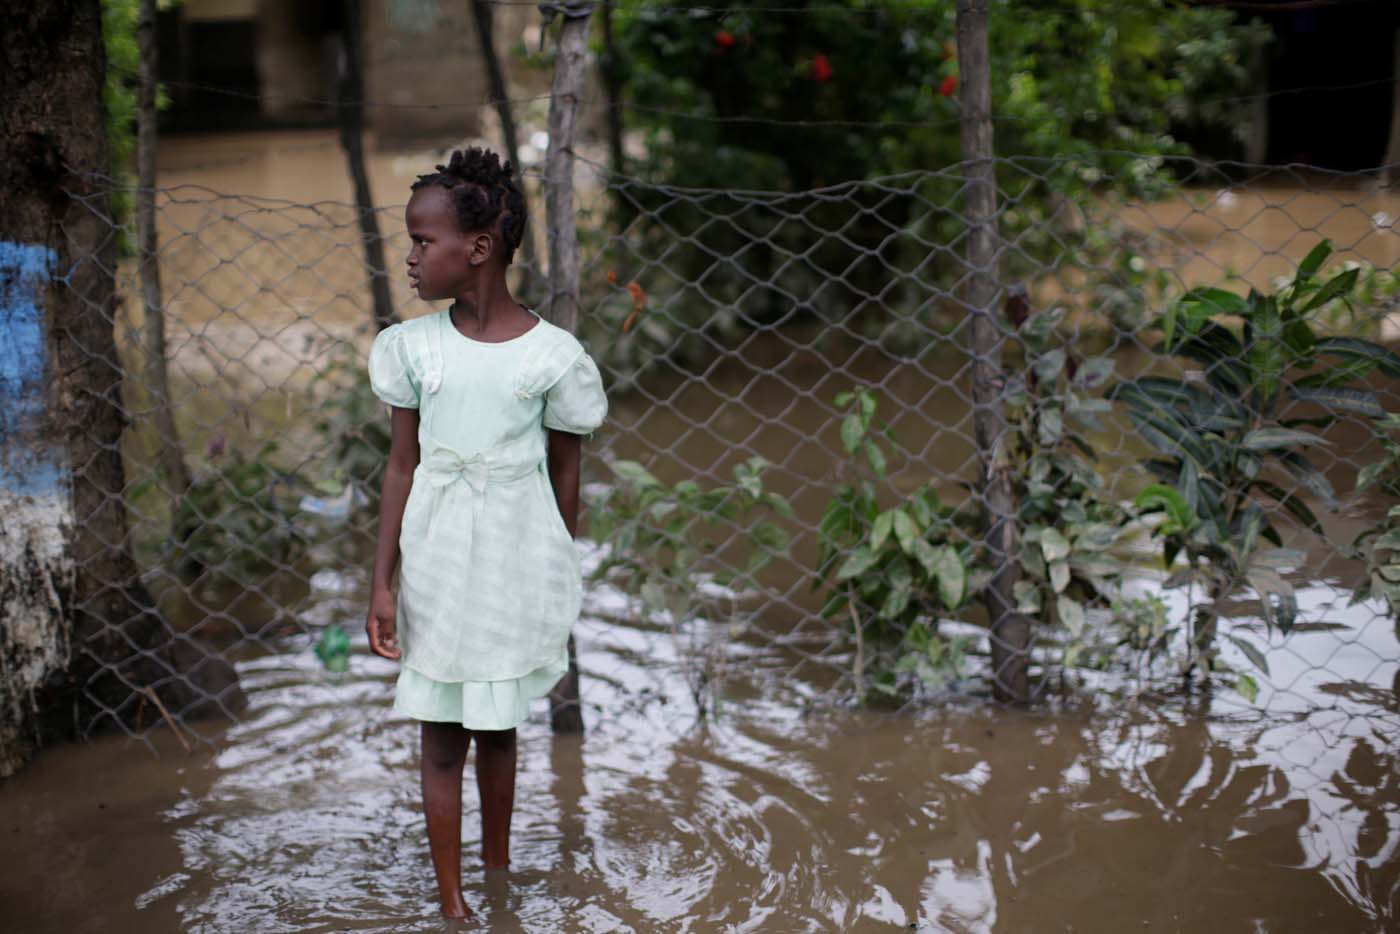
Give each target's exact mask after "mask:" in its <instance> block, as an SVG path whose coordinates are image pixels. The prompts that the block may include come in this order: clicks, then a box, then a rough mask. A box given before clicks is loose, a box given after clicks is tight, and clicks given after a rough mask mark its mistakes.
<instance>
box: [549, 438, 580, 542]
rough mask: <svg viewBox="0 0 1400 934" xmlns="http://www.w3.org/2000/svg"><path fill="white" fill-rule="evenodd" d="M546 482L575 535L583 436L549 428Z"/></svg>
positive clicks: (566, 526)
mask: <svg viewBox="0 0 1400 934" xmlns="http://www.w3.org/2000/svg"><path fill="white" fill-rule="evenodd" d="M548 432H549V434H548V440H549V455H548V465H549V483H550V485H551V486H552V487H554V501H555V502H556V503H558V504H559V514H560V515H561V516H563V517H564V527H565V528H567V529H568V530H569V534H570V535H572V536H573V537H575V538H577V537H578V474H579V461H580V458H581V456H582V452H583V437H582V436H581V435H574V434H570V433H569V432H567V431H555V430H554V429H553V428H550V429H548Z"/></svg>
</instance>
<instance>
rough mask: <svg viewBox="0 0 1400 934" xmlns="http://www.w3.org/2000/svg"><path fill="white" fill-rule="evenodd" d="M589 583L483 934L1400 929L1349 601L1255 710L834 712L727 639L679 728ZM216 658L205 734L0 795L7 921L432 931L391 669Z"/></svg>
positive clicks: (772, 660) (1370, 686) (349, 582)
mask: <svg viewBox="0 0 1400 934" xmlns="http://www.w3.org/2000/svg"><path fill="white" fill-rule="evenodd" d="M363 596H364V595H363V592H362V591H361V590H360V587H359V585H358V584H357V583H356V579H355V578H351V577H348V576H340V575H335V574H332V573H330V572H321V573H320V574H318V576H317V579H315V580H314V581H313V590H312V596H311V597H310V598H309V600H308V602H307V603H306V605H305V606H304V607H303V608H302V610H303V611H304V612H306V613H307V614H309V615H311V616H313V617H327V616H328V617H331V618H338V619H341V620H342V621H344V622H345V623H346V624H347V626H350V625H354V624H355V622H356V620H357V618H358V616H359V615H360V613H361V609H360V608H361V606H362V605H363V603H362V601H363ZM618 598H619V595H618V594H616V593H611V592H609V591H608V590H607V589H606V588H595V589H593V590H592V591H591V592H590V594H589V597H588V601H587V606H586V608H585V616H584V618H583V620H582V621H581V623H580V626H579V630H578V633H579V643H580V653H581V662H582V667H583V677H584V699H585V704H586V708H587V716H588V719H589V726H590V728H589V730H588V732H587V734H586V735H585V736H584V737H582V738H581V739H580V738H578V737H554V736H552V735H551V734H550V732H549V727H548V724H547V722H546V719H545V717H544V711H543V710H538V711H536V714H535V716H534V717H533V718H532V719H531V720H530V721H529V722H528V723H526V724H525V725H524V726H523V727H522V728H521V758H520V778H519V787H518V799H517V811H516V815H515V823H514V851H513V868H512V871H511V872H510V874H509V876H508V877H497V878H489V879H488V878H486V877H485V876H484V874H483V872H482V869H481V864H480V860H479V858H478V856H477V853H478V849H479V836H478V833H479V831H478V825H477V819H478V818H477V810H476V804H475V794H474V792H473V791H472V790H471V785H470V781H469V782H468V785H467V791H466V796H465V797H466V801H467V814H466V819H465V821H464V828H463V846H464V850H465V854H466V856H465V860H464V864H465V875H466V883H467V885H466V892H467V898H468V900H469V902H470V904H471V905H472V906H473V908H474V909H475V910H476V911H477V912H478V914H479V916H480V917H481V919H483V921H484V922H486V923H487V924H489V929H490V930H499V931H545V932H554V931H590V932H618V931H634V932H660V931H665V932H670V931H775V932H785V931H846V930H850V931H882V930H889V931H894V930H919V931H968V932H971V931H1052V930H1053V931H1130V930H1131V931H1136V930H1153V931H1249V932H1255V931H1270V932H1287V931H1298V932H1320V931H1348V932H1351V931H1376V932H1380V931H1393V930H1396V929H1397V925H1398V924H1400V855H1398V854H1397V847H1398V846H1400V769H1398V768H1397V761H1396V751H1395V740H1396V737H1397V736H1400V668H1397V666H1396V665H1395V664H1394V661H1393V660H1394V658H1395V654H1396V653H1395V651H1394V633H1393V631H1392V630H1391V628H1390V625H1389V624H1388V621H1385V620H1378V621H1377V620H1372V621H1371V622H1370V623H1368V622H1366V621H1367V620H1371V617H1372V614H1371V612H1370V611H1369V610H1366V609H1365V608H1362V609H1363V610H1364V612H1360V613H1358V612H1355V611H1353V612H1352V613H1351V614H1350V615H1348V614H1347V611H1345V610H1343V609H1340V608H1339V609H1338V612H1339V613H1340V614H1341V616H1340V617H1337V618H1340V619H1343V620H1345V621H1348V622H1354V623H1357V624H1358V637H1357V638H1356V640H1355V641H1353V642H1351V643H1350V644H1348V645H1347V646H1345V647H1344V648H1341V649H1335V650H1333V656H1334V657H1332V658H1331V659H1330V660H1329V662H1328V665H1327V668H1326V670H1323V671H1319V670H1318V669H1316V668H1315V667H1312V666H1310V665H1308V664H1306V663H1304V661H1303V657H1304V656H1306V655H1308V654H1310V653H1308V652H1306V651H1303V646H1301V644H1300V643H1298V642H1292V643H1288V642H1281V641H1276V642H1274V643H1272V644H1271V648H1270V649H1269V650H1268V651H1269V656H1270V660H1271V663H1272V665H1273V667H1274V671H1275V681H1276V682H1277V683H1278V684H1280V685H1286V686H1287V690H1286V691H1284V690H1278V691H1277V692H1275V693H1271V694H1269V695H1266V696H1264V697H1261V699H1260V701H1259V707H1260V708H1262V707H1265V706H1267V707H1268V712H1267V713H1261V712H1259V709H1258V708H1254V707H1250V706H1249V705H1246V704H1243V703H1242V702H1240V701H1239V699H1238V698H1235V699H1234V700H1233V701H1230V700H1229V699H1228V698H1227V697H1224V696H1222V697H1221V698H1219V699H1217V700H1216V701H1215V702H1214V703H1211V702H1209V701H1207V700H1205V699H1197V700H1195V701H1192V700H1190V699H1181V698H1176V699H1173V700H1168V701H1164V702H1156V703H1153V702H1148V701H1139V702H1131V703H1119V704H1115V705H1113V706H1108V705H1100V706H1093V705H1090V704H1088V703H1087V702H1086V703H1085V704H1084V705H1083V706H1076V705H1069V706H1068V707H1060V708H1056V709H1053V710H1044V711H1040V712H1031V713H1027V712H1017V711H1010V710H996V709H989V708H987V707H985V706H984V705H983V704H982V702H981V701H980V700H976V699H968V700H965V701H963V702H961V703H959V702H951V703H950V704H948V705H945V706H942V707H939V708H936V709H931V710H925V711H923V712H920V713H913V714H904V715H893V714H880V713H875V712H870V711H859V710H840V709H833V708H832V707H831V706H830V705H815V706H813V705H811V704H809V701H810V700H811V699H812V698H813V696H814V695H815V693H816V692H815V690H814V689H813V686H812V685H811V684H810V683H809V682H806V681H804V680H803V679H802V678H801V677H798V676H793V677H789V678H767V679H761V680H760V679H747V678H745V677H743V674H742V672H743V671H744V670H751V671H755V672H759V671H766V672H770V673H771V672H775V671H778V672H780V671H784V670H788V671H793V670H795V667H794V664H795V661H796V657H797V656H796V653H795V652H794V651H793V650H791V649H784V648H781V647H775V646H773V645H771V644H769V645H767V646H766V647H762V646H759V645H758V644H756V643H755V644H747V643H746V644H744V645H741V646H738V647H736V652H735V653H734V654H735V657H737V658H738V659H739V662H738V664H737V666H736V667H737V668H738V669H740V670H739V671H738V672H737V673H736V674H735V675H734V677H733V678H732V679H731V682H730V683H729V685H728V686H727V687H726V690H725V694H724V696H723V697H722V699H721V704H720V708H719V713H718V716H717V717H715V718H713V719H712V720H711V722H710V723H709V724H708V725H706V724H703V723H701V722H699V721H698V720H697V718H696V716H695V708H694V705H693V702H692V700H691V697H690V695H689V693H688V691H687V690H686V689H685V687H684V685H685V681H684V679H683V678H682V677H680V676H679V675H678V673H677V667H676V663H677V657H676V653H677V648H678V643H677V642H676V641H675V640H673V639H672V637H671V635H670V634H669V633H668V632H666V631H665V630H663V629H659V628H649V627H648V626H646V625H643V624H632V625H621V624H619V623H617V622H614V621H610V619H611V617H612V615H613V612H614V611H615V610H616V606H617V600H618ZM1301 599H1302V600H1303V602H1304V604H1305V605H1306V604H1307V601H1308V600H1309V599H1310V597H1309V594H1308V593H1307V592H1304V593H1303V594H1302V595H1301ZM1326 635H1328V634H1309V635H1308V636H1306V637H1311V638H1318V637H1320V636H1326ZM1295 638H1303V637H1295ZM362 641H363V640H360V643H362ZM1314 648H1315V649H1316V648H1326V646H1319V645H1316V644H1315V645H1314ZM1300 653H1301V654H1300ZM239 668H240V672H241V674H242V678H243V684H244V687H245V689H246V690H247V691H248V693H249V695H250V706H249V709H248V710H247V712H246V714H245V715H244V719H243V722H242V723H240V724H238V725H235V726H232V727H230V728H228V729H226V730H223V731H219V732H216V733H214V734H213V735H212V737H211V738H212V740H213V742H214V744H215V746H216V747H217V751H208V750H204V751H198V752H196V753H194V754H193V755H188V754H186V753H184V752H183V751H182V750H181V749H180V747H179V746H178V745H177V744H176V742H175V740H174V739H173V738H172V737H171V735H170V734H168V733H163V732H159V731H158V732H157V733H155V734H154V738H155V740H156V742H157V745H158V747H159V751H160V755H159V757H153V756H152V755H151V753H150V751H148V750H147V748H146V747H145V746H143V745H140V744H139V743H134V742H128V741H125V740H120V739H112V738H108V739H103V740H99V741H96V742H93V743H90V744H87V745H71V746H63V747H59V748H55V749H51V750H48V751H46V752H44V753H43V754H41V755H40V756H39V758H38V759H37V760H36V761H35V762H34V763H33V764H32V765H31V766H30V767H29V768H28V769H26V770H25V771H24V772H23V773H21V774H20V775H19V776H18V777H16V778H14V779H12V780H11V781H10V782H8V783H7V784H6V785H4V786H0V865H3V866H4V867H5V872H4V873H3V876H0V912H3V917H4V918H5V919H6V920H5V929H6V930H9V931H16V932H34V934H45V932H53V934H60V932H61V934H75V932H85V931H92V932H99V931H100V932H109V931H134V932H152V934H154V932H166V931H170V932H175V931H202V932H222V931H231V932H259V934H264V932H279V931H287V932H292V931H324V932H330V931H382V932H397V931H438V930H458V929H462V928H454V927H451V926H450V925H449V924H448V923H446V922H443V921H440V920H438V919H437V918H436V917H435V910H436V907H435V902H434V885H433V877H432V870H431V867H430V865H429V862H428V856H427V841H426V835H425V831H424V828H423V824H422V820H421V817H420V814H419V809H418V793H417V765H416V761H417V760H416V755H417V742H416V729H415V727H414V725H413V724H412V723H411V722H410V721H405V720H403V719H400V718H399V717H397V716H395V715H394V714H393V713H392V712H391V710H390V706H389V699H390V693H391V690H392V678H393V673H394V672H393V665H392V664H391V663H388V662H384V661H383V660H381V659H377V658H375V657H373V656H371V655H369V654H368V653H367V651H366V649H365V648H364V646H363V644H357V648H356V654H355V655H354V656H353V657H352V659H351V664H350V670H349V671H348V672H347V673H345V674H341V675H335V674H329V673H327V672H325V671H323V670H321V668H320V666H319V663H318V662H317V661H316V659H315V658H314V657H313V656H312V655H311V653H310V652H309V651H308V647H307V643H306V641H305V640H304V639H292V640H288V641H287V642H286V644H285V651H283V652H272V653H269V654H262V655H260V656H257V657H249V658H247V659H245V660H244V661H242V662H241V663H240V665H239ZM751 685H752V686H751Z"/></svg>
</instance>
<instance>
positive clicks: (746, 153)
mask: <svg viewBox="0 0 1400 934" xmlns="http://www.w3.org/2000/svg"><path fill="white" fill-rule="evenodd" d="M1032 7H1033V9H1034V15H1027V12H1028V10H1030V9H1031V8H1032ZM613 21H614V33H615V37H616V56H615V58H614V59H613V60H612V65H613V66H614V67H615V69H616V70H617V73H618V75H619V77H620V78H621V80H622V82H623V87H624V95H625V98H626V103H627V104H628V108H627V113H628V115H629V119H630V121H631V123H632V126H633V128H634V129H636V130H639V131H640V132H641V133H642V135H643V136H644V138H645V152H646V155H645V157H643V161H642V162H641V164H639V165H638V166H636V167H635V168H636V174H640V175H643V176H644V177H646V178H647V179H649V180H651V181H652V182H654V183H655V185H654V186H649V185H646V184H641V183H634V182H629V181H627V180H625V179H619V180H617V181H615V182H614V183H613V184H614V185H615V186H617V191H616V193H617V195H618V197H619V198H620V199H621V200H622V201H624V202H626V204H627V207H626V208H625V209H620V210H619V216H618V217H617V218H616V219H615V220H616V221H617V222H618V223H619V224H621V223H623V222H626V224H627V226H626V229H625V231H623V237H622V238H621V239H620V240H619V241H613V242H610V243H609V245H608V249H607V254H608V255H607V256H606V257H604V258H603V261H602V263H601V265H602V266H604V267H605V268H608V269H615V270H617V271H618V274H619V275H620V276H622V277H624V279H625V278H636V279H638V280H640V281H641V282H642V284H643V285H644V286H645V287H646V289H647V291H649V292H650V293H652V294H653V295H654V296H657V297H658V301H656V302H654V303H653V306H654V307H655V308H656V309H657V310H658V311H662V312H663V313H661V314H655V313H651V314H648V315H646V316H644V317H643V319H642V324H643V327H642V333H640V334H637V333H635V332H634V333H633V335H632V337H631V339H629V340H625V341H624V340H619V339H616V334H617V332H618V331H619V328H620V325H621V323H622V321H623V318H624V317H625V316H626V315H627V314H628V305H627V303H626V302H614V301H609V302H606V303H605V304H604V307H603V308H602V309H601V313H602V314H603V316H604V317H605V318H606V319H607V320H606V322H605V323H604V327H602V329H601V333H600V334H598V335H593V336H594V337H595V340H596V339H600V338H601V339H607V340H608V341H611V343H612V344H613V345H614V350H612V351H610V353H612V354H613V355H614V356H616V357H619V358H622V359H621V360H614V361H613V362H614V365H618V364H619V363H624V362H625V363H626V364H627V365H630V366H639V365H644V364H645V363H646V362H647V361H648V360H651V359H653V358H654V357H655V356H657V355H661V354H664V355H666V356H668V357H670V358H672V359H676V358H680V359H688V358H690V357H692V356H694V355H697V354H703V353H705V352H706V350H707V349H708V348H709V347H711V346H713V343H714V341H715V340H716V339H719V340H729V341H737V340H741V339H742V338H743V336H745V335H746V334H747V333H748V332H749V331H750V330H752V329H754V328H755V327H762V326H766V325H770V324H780V325H783V326H787V327H791V326H793V325H797V324H802V323H804V322H806V323H811V322H812V319H814V318H815V319H817V320H818V321H820V320H839V321H840V322H841V325H842V326H843V327H846V328H850V329H852V330H853V331H862V332H864V334H865V335H866V336H871V337H877V338H878V339H880V340H882V341H884V342H886V343H887V344H890V345H893V346H902V345H906V344H912V343H913V342H914V341H921V340H924V339H925V338H926V334H927V331H926V326H927V324H928V323H929V322H930V321H932V322H934V323H935V324H936V323H938V322H939V321H941V320H943V319H945V318H952V319H954V320H955V319H956V317H957V314H958V313H957V310H956V307H955V303H950V302H948V301H947V300H946V297H947V296H948V295H950V294H951V292H952V290H953V284H954V283H955V282H956V281H957V280H958V278H959V277H960V276H962V275H963V273H964V270H963V269H962V267H961V265H960V262H959V259H958V257H957V255H956V254H955V252H954V251H951V250H948V249H946V248H944V245H946V244H952V243H957V242H958V241H959V239H960V238H961V237H962V236H963V234H964V231H965V226H966V225H965V222H964V220H963V218H962V216H961V213H960V212H961V206H962V197H963V194H962V191H963V180H962V177H961V172H960V170H959V169H958V168H957V165H958V163H959V162H960V160H961V146H960V135H959V100H958V98H959V91H958V88H957V82H958V62H957V59H956V47H955V41H954V40H955V28H954V25H955V3H954V2H953V0H921V2H918V3H912V4H911V3H905V2H894V0H840V2H836V3H823V4H820V5H813V6H812V7H811V8H810V9H809V10H805V11H799V10H797V9H785V10H784V11H782V12H776V11H772V10H765V9H764V5H763V4H760V3H756V2H741V3H738V4H733V5H725V6H724V7H721V8H701V7H693V6H681V5H664V4H663V5H658V4H655V3H642V2H639V0H628V2H624V3H622V4H620V5H619V6H618V7H617V8H616V12H615V13H614V17H613ZM990 28H991V34H992V36H993V37H994V41H993V42H992V44H991V54H992V62H991V74H992V82H993V88H992V93H993V110H994V113H995V114H996V116H997V121H998V122H997V127H996V149H997V151H998V152H999V153H1002V154H1012V155H1014V157H1015V158H1003V159H1000V160H998V163H997V168H998V186H999V189H1000V192H1001V198H1002V201H1003V203H1004V206H1005V210H1004V211H1003V212H1002V214H1001V215H1000V218H999V225H1000V227H1001V233H1002V235H1003V236H1004V237H1005V238H1006V240H1007V241H1008V242H1014V243H1015V244H1016V248H1015V249H1013V250H1008V251H1007V252H1006V254H1005V256H1004V257H1003V260H1002V262H1003V263H1004V266H1005V269H1004V271H1005V272H1006V274H1008V275H1010V276H1015V277H1020V276H1023V275H1031V274H1032V273H1039V272H1043V270H1044V268H1045V265H1046V264H1047V263H1054V264H1057V265H1058V264H1059V263H1061V262H1069V263H1070V264H1071V265H1076V266H1077V267H1078V268H1080V269H1083V270H1085V272H1086V276H1087V277H1088V278H1089V279H1090V280H1092V281H1091V282H1090V283H1089V284H1088V288H1086V289H1085V290H1084V291H1083V294H1085V295H1088V294H1090V293H1091V292H1093V291H1097V290H1099V289H1100V288H1102V289H1104V290H1106V291H1109V292H1115V291H1116V292H1124V291H1126V292H1129V293H1134V292H1139V291H1143V290H1144V289H1146V288H1147V287H1148V286H1149V285H1150V283H1147V282H1143V281H1140V280H1141V279H1142V277H1141V275H1140V274H1139V270H1138V269H1136V268H1135V267H1134V264H1133V259H1134V257H1135V253H1134V250H1133V247H1132V244H1131V242H1130V241H1131V239H1132V236H1131V234H1130V232H1128V231H1126V230H1124V229H1122V227H1121V225H1100V224H1086V225H1082V226H1077V225H1076V224H1075V223H1074V218H1075V217H1076V216H1077V212H1076V211H1074V210H1065V209H1064V207H1065V206H1066V205H1069V204H1083V203H1086V202H1087V201H1088V200H1089V196H1090V195H1091V194H1092V195H1094V196H1098V195H1101V194H1103V193H1104V192H1106V191H1116V192H1119V193H1131V194H1133V195H1134V196H1142V195H1148V196H1150V195H1154V194H1162V193H1166V192H1168V191H1171V190H1173V189H1174V185H1175V183H1174V181H1173V180H1172V178H1171V173H1170V171H1169V170H1168V168H1167V167H1166V165H1165V163H1164V162H1163V159H1162V157H1163V156H1166V155H1169V154H1176V153H1181V152H1183V151H1184V148H1183V147H1182V146H1181V145H1180V144H1179V143H1178V142H1177V141H1176V140H1175V139H1174V138H1173V136H1172V134H1171V129H1172V122H1173V119H1177V118H1179V119H1187V118H1190V119H1189V121H1188V122H1193V123H1200V122H1205V123H1206V124H1211V125H1213V124H1216V123H1219V124H1220V125H1223V126H1232V127H1233V126H1244V125H1246V123H1247V121H1245V120H1244V119H1243V118H1244V108H1245V106H1246V104H1245V103H1244V102H1241V101H1239V100H1236V99H1233V98H1232V95H1236V96H1237V95H1238V94H1239V93H1240V92H1241V91H1242V90H1243V88H1244V84H1245V77H1246V76H1245V69H1244V67H1243V65H1242V61H1243V59H1244V57H1245V54H1244V50H1246V49H1247V48H1251V47H1253V46H1254V45H1255V44H1257V43H1258V42H1261V41H1263V37H1264V35H1265V33H1264V32H1262V31H1261V29H1260V28H1258V27H1244V26H1239V25H1236V24H1235V23H1234V18H1233V14H1232V13H1231V12H1230V11H1228V10H1224V9H1207V8H1204V7H1199V6H1191V5H1186V4H1180V3H1176V2H1173V0H1131V2H1127V3H1117V2H1109V0H1056V2H1051V3H1037V4H1033V5H1032V4H1029V3H1027V2H1025V0H1015V2H1010V0H1003V2H999V3H994V4H993V5H992V9H991V23H990ZM930 167H949V168H948V169H947V171H932V172H925V171H922V170H927V169H929V168H930ZM913 169H918V170H921V173H922V174H920V175H919V176H917V177H916V176H912V175H906V176H901V175H900V173H907V172H909V171H910V170H913ZM629 171H632V170H630V169H629ZM874 178H879V179H880V181H879V183H878V184H864V182H866V181H868V180H870V179H874ZM852 181H859V182H862V183H861V184H855V185H853V186H851V187H850V188H847V189H843V190H841V191H839V192H837V191H833V190H830V189H828V190H823V191H820V192H817V193H813V194H810V195H804V196H796V195H790V196H787V197H784V198H782V199H781V200H776V201H775V200H772V199H769V198H765V197H760V196H757V195H756V194H755V193H756V192H796V191H801V192H810V191H811V190H812V189H821V188H822V187H823V186H832V185H835V184H841V183H846V182H852ZM674 186H686V188H687V189H688V190H687V191H686V192H684V193H682V194H678V193H677V189H676V188H675V187H674ZM694 189H715V191H700V192H696V191H694ZM892 233H895V234H897V235H896V236H892ZM814 235H815V236H814ZM638 248H640V249H638ZM634 251H637V252H634ZM655 256H663V257H664V262H655V261H652V260H650V259H648V258H649V257H655ZM1137 265H1139V266H1141V265H1142V264H1141V262H1140V261H1139V263H1138V264H1137ZM1119 297H1120V299H1121V298H1122V296H1119ZM590 307H593V306H592V305H591V304H590ZM1109 307H1110V309H1111V310H1112V309H1115V308H1118V307H1121V308H1123V309H1137V308H1141V307H1142V303H1140V302H1137V303H1134V302H1131V301H1128V302H1123V301H1119V302H1117V304H1112V303H1110V305H1109ZM891 309H900V310H901V312H902V313H901V314H900V315H899V316H898V317H897V320H896V321H895V322H893V323H892V322H891V320H890V319H891V314H890V310H891ZM1115 321H1118V319H1117V318H1115ZM1119 323H1120V324H1122V325H1123V326H1125V327H1129V328H1131V327H1135V326H1136V324H1137V323H1138V322H1135V321H1127V320H1123V321H1121V322H1119ZM910 325H913V326H912V327H910Z"/></svg>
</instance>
